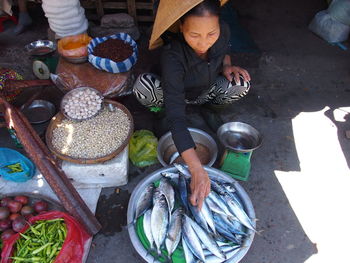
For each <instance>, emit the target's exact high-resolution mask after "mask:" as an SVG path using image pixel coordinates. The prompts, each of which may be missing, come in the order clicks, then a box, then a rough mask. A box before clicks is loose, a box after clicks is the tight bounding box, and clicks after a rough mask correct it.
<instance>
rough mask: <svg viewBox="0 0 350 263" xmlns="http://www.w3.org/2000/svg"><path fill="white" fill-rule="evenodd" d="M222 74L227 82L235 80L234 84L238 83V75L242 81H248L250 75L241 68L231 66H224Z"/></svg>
mask: <svg viewBox="0 0 350 263" xmlns="http://www.w3.org/2000/svg"><path fill="white" fill-rule="evenodd" d="M222 74H223V75H224V76H225V77H226V78H227V80H228V81H230V82H231V81H232V80H233V77H234V78H235V82H236V83H240V80H239V75H242V76H243V79H244V81H250V75H249V73H248V71H246V70H245V69H243V68H240V67H236V66H231V65H224V67H223V71H222Z"/></svg>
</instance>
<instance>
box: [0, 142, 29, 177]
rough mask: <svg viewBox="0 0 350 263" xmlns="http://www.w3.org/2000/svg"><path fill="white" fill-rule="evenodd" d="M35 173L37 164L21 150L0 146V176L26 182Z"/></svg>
mask: <svg viewBox="0 0 350 263" xmlns="http://www.w3.org/2000/svg"><path fill="white" fill-rule="evenodd" d="M34 174H35V165H34V164H33V163H32V162H31V161H30V160H29V159H28V158H27V157H25V156H24V155H22V154H20V153H19V152H17V151H15V150H12V149H8V148H0V176H1V177H3V178H4V179H5V180H8V181H13V182H26V181H28V180H29V179H31V178H32V177H33V176H34Z"/></svg>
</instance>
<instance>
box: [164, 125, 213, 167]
mask: <svg viewBox="0 0 350 263" xmlns="http://www.w3.org/2000/svg"><path fill="white" fill-rule="evenodd" d="M188 130H189V132H190V134H191V136H192V138H193V141H194V142H195V143H200V144H202V145H204V146H205V147H207V149H208V151H209V161H208V163H205V164H204V165H207V166H212V165H213V164H214V163H215V161H216V158H217V156H218V147H217V145H216V142H215V141H214V139H213V138H212V137H211V136H210V135H209V134H208V133H206V132H204V131H202V130H200V129H196V128H188ZM169 147H173V148H174V153H175V152H176V148H175V144H174V141H173V138H172V136H171V132H167V133H166V134H164V135H163V136H162V137H161V138H160V140H159V142H158V148H157V152H158V160H159V162H160V163H161V164H162V165H163V166H164V167H166V166H169V163H168V160H166V159H167V158H166V157H165V155H166V152H167V150H168V149H169Z"/></svg>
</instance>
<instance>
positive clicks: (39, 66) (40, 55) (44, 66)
mask: <svg viewBox="0 0 350 263" xmlns="http://www.w3.org/2000/svg"><path fill="white" fill-rule="evenodd" d="M25 48H26V50H27V51H28V53H29V54H30V55H31V56H32V57H33V73H34V75H35V76H36V77H37V78H38V79H49V78H50V73H55V71H56V67H57V64H58V57H57V56H55V54H54V53H53V52H54V51H55V50H56V48H57V46H56V44H55V43H53V42H52V41H50V40H38V41H34V42H32V43H30V44H28V45H26V46H25Z"/></svg>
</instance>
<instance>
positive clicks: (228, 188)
mask: <svg viewBox="0 0 350 263" xmlns="http://www.w3.org/2000/svg"><path fill="white" fill-rule="evenodd" d="M222 186H223V187H224V188H225V189H226V191H227V192H230V193H235V192H236V188H235V186H234V185H233V184H231V183H223V184H222Z"/></svg>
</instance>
